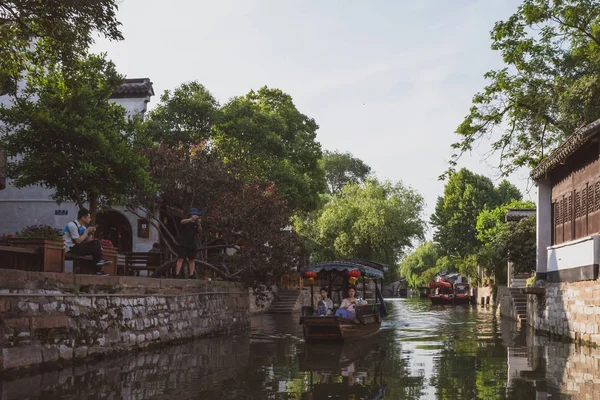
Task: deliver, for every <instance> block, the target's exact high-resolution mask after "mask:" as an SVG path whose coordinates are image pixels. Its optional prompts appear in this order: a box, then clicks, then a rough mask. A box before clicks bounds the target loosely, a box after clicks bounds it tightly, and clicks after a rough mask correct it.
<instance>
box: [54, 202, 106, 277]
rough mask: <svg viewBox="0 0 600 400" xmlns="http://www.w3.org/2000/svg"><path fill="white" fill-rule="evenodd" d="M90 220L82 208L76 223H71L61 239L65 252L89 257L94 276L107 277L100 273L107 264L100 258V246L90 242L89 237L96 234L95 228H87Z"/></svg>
mask: <svg viewBox="0 0 600 400" xmlns="http://www.w3.org/2000/svg"><path fill="white" fill-rule="evenodd" d="M91 220H92V218H91V216H90V212H89V210H87V209H85V208H82V209H80V210H79V212H78V213H77V221H71V222H69V223H68V224H67V226H65V229H64V230H63V237H64V240H65V245H66V246H67V251H69V252H71V253H73V254H75V255H78V256H88V255H91V256H92V259H93V260H94V264H96V267H97V272H96V275H108V274H107V273H106V272H103V271H102V267H103V266H104V265H106V264H109V263H110V261H106V260H104V259H103V258H102V244H101V243H100V241H99V240H92V238H91V235H92V234H93V233H94V232H96V227H95V226H88V225H89V224H90V222H91Z"/></svg>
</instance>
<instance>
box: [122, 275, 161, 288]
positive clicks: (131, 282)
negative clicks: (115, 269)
mask: <svg viewBox="0 0 600 400" xmlns="http://www.w3.org/2000/svg"><path fill="white" fill-rule="evenodd" d="M118 279H119V286H121V287H122V288H142V289H149V288H150V289H151V288H160V287H161V283H160V281H161V280H160V279H155V278H146V277H138V276H119V277H118Z"/></svg>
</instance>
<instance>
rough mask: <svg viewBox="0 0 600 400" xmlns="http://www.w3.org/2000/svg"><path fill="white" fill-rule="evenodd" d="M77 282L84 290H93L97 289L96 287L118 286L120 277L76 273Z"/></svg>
mask: <svg viewBox="0 0 600 400" xmlns="http://www.w3.org/2000/svg"><path fill="white" fill-rule="evenodd" d="M75 284H76V285H79V286H80V287H81V288H82V289H83V290H84V291H93V290H95V289H94V288H102V287H106V286H111V287H115V286H117V285H118V284H119V277H118V276H98V275H75Z"/></svg>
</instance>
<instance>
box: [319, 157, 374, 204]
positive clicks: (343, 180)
mask: <svg viewBox="0 0 600 400" xmlns="http://www.w3.org/2000/svg"><path fill="white" fill-rule="evenodd" d="M319 165H320V167H321V168H322V169H323V171H324V172H325V180H326V181H327V191H328V192H329V194H330V195H335V194H337V193H339V192H340V190H342V188H343V187H344V185H346V184H347V183H362V182H364V181H365V179H367V177H368V176H369V174H370V173H371V167H369V166H368V165H367V164H365V162H364V161H362V160H361V159H360V158H356V157H354V156H353V155H352V154H351V153H349V152H346V153H341V152H339V151H325V152H324V153H323V158H321V160H320V161H319Z"/></svg>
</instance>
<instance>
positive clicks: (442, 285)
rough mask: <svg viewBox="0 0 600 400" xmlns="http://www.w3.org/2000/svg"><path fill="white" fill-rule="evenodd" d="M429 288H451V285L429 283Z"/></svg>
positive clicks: (448, 283)
mask: <svg viewBox="0 0 600 400" xmlns="http://www.w3.org/2000/svg"><path fill="white" fill-rule="evenodd" d="M429 287H430V288H432V289H433V288H451V287H452V284H451V283H450V282H431V283H430V284H429Z"/></svg>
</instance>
